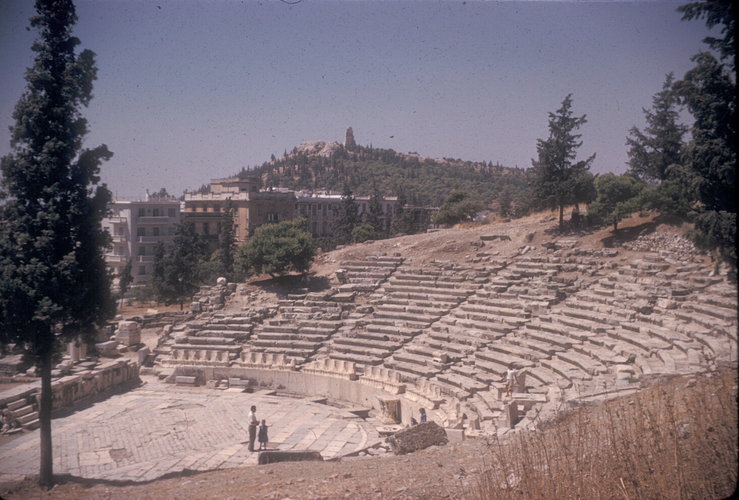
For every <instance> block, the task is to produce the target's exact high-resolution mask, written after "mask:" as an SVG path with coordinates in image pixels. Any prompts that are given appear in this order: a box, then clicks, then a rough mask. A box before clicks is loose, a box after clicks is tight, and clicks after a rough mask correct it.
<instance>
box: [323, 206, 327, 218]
mask: <svg viewBox="0 0 739 500" xmlns="http://www.w3.org/2000/svg"><path fill="white" fill-rule="evenodd" d="M326 208H328V206H327V205H323V216H324V217H326Z"/></svg>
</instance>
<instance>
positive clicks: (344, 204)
mask: <svg viewBox="0 0 739 500" xmlns="http://www.w3.org/2000/svg"><path fill="white" fill-rule="evenodd" d="M359 223H360V218H359V208H358V207H357V202H356V201H355V200H354V193H352V190H351V189H350V188H349V186H348V185H346V186H344V191H343V192H342V194H341V212H340V213H339V217H338V218H337V219H336V220H335V221H334V223H333V232H334V240H335V241H336V243H337V244H338V245H343V244H346V243H349V242H350V241H352V231H354V228H355V227H356V226H357V224H359Z"/></svg>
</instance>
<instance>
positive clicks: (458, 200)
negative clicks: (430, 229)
mask: <svg viewBox="0 0 739 500" xmlns="http://www.w3.org/2000/svg"><path fill="white" fill-rule="evenodd" d="M484 208H485V206H484V205H483V204H482V202H480V200H478V199H476V198H474V197H473V196H472V195H471V194H470V193H468V192H466V191H452V192H451V193H449V196H448V197H447V199H446V200H444V204H443V205H441V208H439V211H438V212H437V213H436V215H435V216H434V223H436V224H444V225H453V224H457V223H459V222H464V221H471V220H472V219H473V218H474V217H475V215H477V214H478V213H479V212H480V211H482V210H483V209H484Z"/></svg>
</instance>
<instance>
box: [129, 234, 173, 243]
mask: <svg viewBox="0 0 739 500" xmlns="http://www.w3.org/2000/svg"><path fill="white" fill-rule="evenodd" d="M172 238H173V236H169V235H160V236H136V242H137V243H159V242H160V241H161V242H166V241H170V240H171V239H172Z"/></svg>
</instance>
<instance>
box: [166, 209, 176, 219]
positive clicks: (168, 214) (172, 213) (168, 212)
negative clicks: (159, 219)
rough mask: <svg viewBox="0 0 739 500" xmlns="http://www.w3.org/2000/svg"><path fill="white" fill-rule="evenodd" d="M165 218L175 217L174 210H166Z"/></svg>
mask: <svg viewBox="0 0 739 500" xmlns="http://www.w3.org/2000/svg"><path fill="white" fill-rule="evenodd" d="M167 216H168V217H174V216H175V212H174V208H168V209H167Z"/></svg>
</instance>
